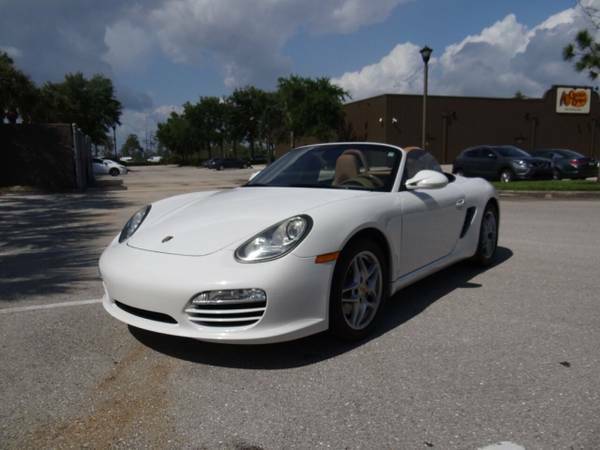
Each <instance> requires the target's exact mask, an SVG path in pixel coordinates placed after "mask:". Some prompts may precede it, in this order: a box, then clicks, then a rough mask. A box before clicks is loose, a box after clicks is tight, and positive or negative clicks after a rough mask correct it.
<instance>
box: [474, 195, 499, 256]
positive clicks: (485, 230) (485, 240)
mask: <svg viewBox="0 0 600 450" xmlns="http://www.w3.org/2000/svg"><path fill="white" fill-rule="evenodd" d="M497 248H498V210H497V209H496V207H495V206H494V205H492V204H488V205H487V206H486V207H485V211H484V212H483V217H482V219H481V227H480V228H479V242H478V244H477V252H476V253H475V255H474V256H473V261H474V262H476V263H477V264H479V265H481V266H489V265H490V264H491V263H492V261H493V259H494V256H495V254H496V249H497Z"/></svg>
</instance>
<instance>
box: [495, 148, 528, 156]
mask: <svg viewBox="0 0 600 450" xmlns="http://www.w3.org/2000/svg"><path fill="white" fill-rule="evenodd" d="M496 151H497V152H498V153H500V155H502V156H504V157H505V158H529V157H530V156H531V155H530V154H529V153H527V152H526V151H523V150H521V149H520V148H517V147H496Z"/></svg>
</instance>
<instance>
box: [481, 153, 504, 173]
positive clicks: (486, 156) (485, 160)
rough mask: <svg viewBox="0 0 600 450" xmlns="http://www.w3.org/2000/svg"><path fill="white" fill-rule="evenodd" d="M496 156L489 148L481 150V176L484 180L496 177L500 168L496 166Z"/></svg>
mask: <svg viewBox="0 0 600 450" xmlns="http://www.w3.org/2000/svg"><path fill="white" fill-rule="evenodd" d="M498 158H499V157H498V154H497V153H496V152H495V151H494V149H493V148H491V147H482V148H481V161H480V165H481V175H480V176H482V177H484V178H494V177H495V176H496V175H498V172H499V170H500V167H499V165H498Z"/></svg>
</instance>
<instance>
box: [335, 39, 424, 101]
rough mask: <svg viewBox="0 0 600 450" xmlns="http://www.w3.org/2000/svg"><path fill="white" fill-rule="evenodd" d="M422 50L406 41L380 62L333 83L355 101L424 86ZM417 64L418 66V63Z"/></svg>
mask: <svg viewBox="0 0 600 450" xmlns="http://www.w3.org/2000/svg"><path fill="white" fill-rule="evenodd" d="M420 61H421V56H420V55H419V47H417V46H416V45H414V44H412V43H410V42H407V43H405V44H398V45H397V46H396V47H395V48H394V49H393V50H392V51H391V52H390V53H389V54H388V55H387V56H384V57H383V58H382V59H381V60H380V61H379V62H378V63H376V64H372V65H369V66H365V67H363V68H362V69H361V70H359V71H357V72H349V73H345V74H344V75H342V76H341V77H340V78H335V79H333V80H332V81H333V82H334V83H336V84H338V85H340V86H342V87H343V88H344V89H346V90H347V91H349V92H350V93H351V94H352V96H353V97H354V98H362V97H368V96H371V95H375V94H381V93H384V92H411V91H414V90H416V89H417V87H418V86H421V85H422V84H421V81H420V80H421V78H420V76H419V75H420V73H421V64H420ZM417 62H418V63H419V64H417Z"/></svg>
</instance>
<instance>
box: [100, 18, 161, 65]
mask: <svg viewBox="0 0 600 450" xmlns="http://www.w3.org/2000/svg"><path fill="white" fill-rule="evenodd" d="M104 43H105V44H106V46H107V48H108V49H107V51H106V53H105V54H104V55H103V56H102V59H103V60H104V61H106V62H107V63H109V64H110V65H111V67H112V68H113V69H114V70H126V71H130V70H141V69H143V68H144V67H145V64H144V61H145V59H146V58H147V56H148V54H149V53H150V50H151V49H152V44H153V42H152V38H151V36H150V35H149V34H148V33H146V31H145V30H143V29H142V28H140V27H138V26H136V25H134V24H132V23H131V22H129V21H128V20H120V21H118V22H116V23H115V24H113V25H111V26H108V27H106V33H105V34H104Z"/></svg>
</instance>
